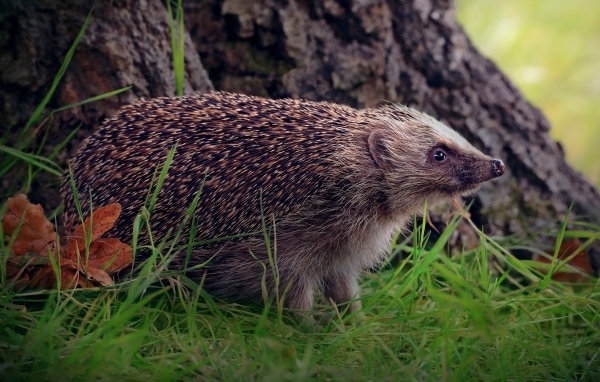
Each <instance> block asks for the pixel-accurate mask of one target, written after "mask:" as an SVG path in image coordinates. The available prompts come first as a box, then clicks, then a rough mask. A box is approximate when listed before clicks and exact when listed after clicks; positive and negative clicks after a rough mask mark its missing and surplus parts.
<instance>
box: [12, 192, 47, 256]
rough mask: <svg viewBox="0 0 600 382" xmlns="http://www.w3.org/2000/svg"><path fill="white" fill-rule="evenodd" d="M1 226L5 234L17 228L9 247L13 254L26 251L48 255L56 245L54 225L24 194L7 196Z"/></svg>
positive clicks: (41, 209)
mask: <svg viewBox="0 0 600 382" xmlns="http://www.w3.org/2000/svg"><path fill="white" fill-rule="evenodd" d="M19 224H20V227H19ZM2 228H3V230H4V234H5V235H7V236H12V235H13V233H14V232H15V230H17V229H18V232H17V238H16V239H15V241H14V243H13V246H12V249H11V253H12V255H13V256H19V255H24V254H26V253H28V252H34V253H39V254H42V255H48V253H49V251H53V250H54V248H55V246H56V233H55V232H54V226H53V225H52V223H50V222H49V221H48V219H47V218H46V216H45V215H44V209H43V208H42V206H40V205H39V204H35V205H34V204H31V203H30V202H29V200H28V199H27V196H25V195H24V194H19V195H17V196H15V197H14V198H8V201H7V202H6V213H5V215H4V216H3V218H2Z"/></svg>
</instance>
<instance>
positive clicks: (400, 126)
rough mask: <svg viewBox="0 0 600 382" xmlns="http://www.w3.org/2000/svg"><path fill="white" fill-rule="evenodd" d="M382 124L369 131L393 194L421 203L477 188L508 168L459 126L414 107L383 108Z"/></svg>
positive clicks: (374, 156) (375, 159) (376, 158)
mask: <svg viewBox="0 0 600 382" xmlns="http://www.w3.org/2000/svg"><path fill="white" fill-rule="evenodd" d="M384 110H385V111H384V113H383V115H384V117H383V118H382V119H381V120H382V122H383V123H382V124H381V126H379V127H375V128H374V129H373V130H372V131H370V133H369V137H368V147H369V152H370V154H371V158H372V160H373V163H374V164H375V166H376V167H378V168H379V169H381V170H382V171H383V174H384V177H385V183H386V184H387V185H388V187H389V193H390V194H391V195H390V196H392V198H393V199H398V198H406V197H407V196H409V198H412V199H413V200H410V201H406V202H409V203H411V202H412V204H415V203H416V204H421V203H422V202H423V201H424V200H425V199H429V200H432V199H433V200H435V199H439V198H442V197H454V196H460V195H466V194H470V193H472V192H474V191H475V190H476V189H477V188H478V187H479V186H480V185H481V183H483V182H485V181H488V180H490V179H493V178H497V177H499V176H501V175H502V174H503V173H504V163H503V162H502V161H501V160H500V159H493V158H490V157H489V156H487V155H484V154H482V153H481V152H480V151H479V150H477V149H476V148H475V147H473V146H472V145H471V144H470V143H469V142H467V141H466V140H465V139H464V138H463V137H462V136H460V135H459V134H458V133H457V132H456V131H454V130H452V129H451V128H449V127H447V126H445V125H444V124H442V123H441V122H439V121H437V120H435V119H434V118H432V117H430V116H428V115H426V114H423V113H420V112H418V111H416V110H413V109H410V108H406V107H401V106H394V107H391V108H385V109H384Z"/></svg>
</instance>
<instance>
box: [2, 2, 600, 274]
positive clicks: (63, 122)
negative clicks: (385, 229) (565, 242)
mask: <svg viewBox="0 0 600 382" xmlns="http://www.w3.org/2000/svg"><path fill="white" fill-rule="evenodd" d="M91 5H92V3H91V2H90V3H87V4H80V3H79V2H76V1H67V2H62V3H58V2H54V1H49V0H48V1H37V2H35V3H29V2H20V1H18V0H11V1H9V2H8V7H7V11H8V12H7V13H6V14H4V15H3V16H2V20H3V23H2V25H3V27H2V28H3V29H4V32H3V33H2V34H1V35H2V36H7V35H8V36H9V37H8V38H6V37H3V39H2V40H0V52H1V53H0V67H1V69H2V74H1V78H0V81H1V83H2V89H0V100H1V101H4V102H3V104H2V106H0V110H1V116H0V123H1V124H2V125H3V126H19V125H21V124H22V123H23V121H24V120H25V119H26V118H27V117H28V115H29V113H30V112H31V110H33V108H34V106H35V105H36V104H37V103H38V102H39V100H40V99H41V98H42V96H43V94H44V92H45V91H46V89H47V88H48V86H49V83H50V82H51V81H52V76H53V75H54V73H55V72H56V70H57V68H58V66H59V63H60V61H61V59H62V57H64V54H65V52H66V50H67V49H68V47H69V44H70V43H71V41H72V40H73V38H74V36H75V35H76V33H77V31H78V28H79V27H80V25H81V24H82V23H83V20H84V19H85V16H86V15H87V13H88V12H89V9H90V8H91ZM94 6H95V8H94V15H93V20H92V23H91V24H90V26H89V29H88V30H87V31H86V33H85V37H84V39H83V41H82V43H81V44H80V46H79V47H78V50H77V54H76V55H75V57H74V61H73V62H72V63H71V65H70V67H69V70H68V72H67V75H66V76H65V79H64V80H63V82H62V84H61V86H60V87H59V91H58V93H57V96H56V97H54V99H53V101H52V103H51V105H50V107H55V106H62V105H65V104H69V103H72V102H75V101H78V100H81V99H85V98H87V97H90V96H93V95H96V94H99V93H102V92H106V91H110V90H113V89H117V88H120V87H123V86H127V85H133V86H134V88H133V90H132V91H130V92H128V93H124V94H121V95H120V96H118V97H114V98H112V99H110V100H107V101H103V102H100V103H95V104H93V105H90V106H86V107H82V108H78V109H76V110H71V111H68V112H66V113H63V114H62V115H61V116H60V118H59V120H58V121H56V122H55V124H54V125H53V130H52V132H51V135H52V136H53V137H55V138H56V141H59V140H60V138H61V137H63V136H64V135H66V133H60V131H61V129H59V126H60V127H61V128H62V129H64V128H65V126H68V127H69V128H70V127H71V126H75V125H77V124H79V123H83V128H82V131H81V133H80V134H78V136H77V137H76V140H75V142H79V141H81V140H82V139H83V138H84V137H85V136H87V135H88V134H89V132H90V131H92V130H93V129H94V128H95V126H97V124H98V123H99V122H100V121H101V120H102V119H103V118H104V117H106V116H108V115H110V114H112V113H113V112H114V111H115V110H116V109H117V108H118V107H119V106H120V105H123V104H126V103H129V102H130V101H131V100H133V99H134V98H137V97H154V96H162V95H173V93H174V80H173V78H174V77H173V74H172V66H171V50H170V43H169V42H170V37H169V28H168V22H167V13H166V9H165V6H164V5H163V3H162V2H161V1H158V0H147V1H145V2H139V3H138V2H117V3H116V4H115V5H106V4H104V3H103V2H97V3H95V4H94ZM184 7H185V22H186V27H187V30H188V31H189V34H190V36H191V39H187V40H186V68H187V73H186V74H187V76H186V78H187V83H186V92H188V93H189V92H191V91H201V92H204V91H208V90H210V89H212V85H211V83H212V84H214V88H216V89H219V90H227V91H233V92H240V93H246V94H255V95H260V96H265V97H272V98H279V97H294V98H304V99H310V100H328V101H333V102H337V103H343V104H348V105H351V106H354V107H359V108H361V107H373V106H377V105H379V104H382V103H385V102H388V101H392V102H400V103H403V104H407V105H409V106H411V107H414V108H417V109H419V110H422V111H424V112H426V113H428V114H431V115H432V116H434V117H436V118H438V119H439V120H441V121H443V122H445V123H446V124H448V125H449V126H452V127H453V128H455V129H456V130H458V131H459V132H461V133H462V134H463V135H464V136H465V137H466V138H467V139H468V140H469V141H471V142H472V143H473V144H474V145H475V146H477V147H478V148H479V149H481V150H482V151H483V152H485V153H487V154H489V155H491V156H494V157H499V158H502V159H503V160H504V161H505V163H506V165H507V172H506V174H505V176H503V177H501V178H499V179H498V180H495V181H494V182H490V183H489V184H487V185H486V186H484V187H483V189H482V190H481V191H480V192H479V193H478V194H477V197H476V199H475V201H474V205H473V207H472V209H471V214H472V218H473V220H474V221H475V223H476V224H477V225H479V226H481V227H484V229H485V232H486V233H488V234H492V235H508V234H514V233H522V232H530V231H537V232H539V231H540V230H541V229H544V228H546V227H548V226H552V225H555V224H556V223H557V222H560V220H561V219H563V218H564V216H565V215H566V213H567V211H568V209H569V206H570V205H571V203H572V204H573V212H574V213H575V214H576V215H577V216H578V218H579V219H580V220H581V219H587V220H589V221H592V222H595V223H598V222H600V196H599V194H598V190H597V189H595V187H594V186H592V185H591V184H590V183H589V182H587V181H586V180H585V179H584V177H583V176H582V175H581V174H579V173H578V172H576V171H575V170H573V169H572V168H571V167H570V166H569V165H568V164H567V163H566V161H565V158H564V155H563V152H562V150H561V147H560V145H559V144H558V143H556V142H554V141H552V140H551V138H550V137H549V134H548V130H549V128H550V126H549V123H548V121H547V120H546V118H545V117H544V116H543V115H542V113H541V112H540V111H539V110H538V109H537V108H535V107H534V106H532V105H531V104H529V103H528V102H527V101H526V100H525V98H524V97H523V95H522V94H521V93H520V92H519V91H518V89H516V87H515V86H514V85H513V84H512V83H511V82H510V80H509V79H508V78H507V77H506V76H505V75H503V74H502V73H501V71H500V70H499V69H498V68H497V67H496V65H494V64H493V63H492V62H491V61H490V60H488V59H486V58H484V57H483V56H481V54H479V53H478V52H477V50H476V49H475V48H474V46H473V45H472V44H471V42H470V41H469V39H468V37H467V36H466V35H465V33H464V31H463V29H462V28H461V27H460V25H459V24H458V23H457V21H456V17H455V7H454V4H453V2H452V1H451V0H436V1H434V0H414V1H391V0H370V1H369V0H367V1H362V0H354V1H352V0H337V1H336V0H326V1H316V0H289V1H275V0H268V1H261V2H252V1H247V0H205V1H200V2H192V1H184ZM7 21H8V22H7ZM192 41H193V43H192ZM196 53H198V54H196ZM203 66H204V68H206V71H207V72H208V76H207V74H206V72H205V71H204V69H203ZM7 68H8V70H7ZM209 78H210V80H209ZM17 110H18V111H19V113H16V111H17ZM61 134H62V135H61ZM75 142H74V143H73V144H72V145H71V146H70V147H69V148H68V149H67V150H66V151H65V155H63V156H62V157H60V158H59V159H60V161H61V163H64V159H65V158H66V157H68V156H71V154H72V152H73V151H74V148H75V147H76V146H77V144H76V143H75ZM3 183H4V181H3ZM44 192H48V191H44ZM446 210H447V209H445V208H444V207H437V208H434V212H436V214H434V221H439V220H441V219H442V218H440V217H439V216H441V215H443V211H446ZM436 216H437V218H436ZM462 236H465V237H462V238H461V241H462V242H469V241H471V240H473V239H476V238H475V237H468V234H466V233H465V234H464V235H462ZM593 253H594V252H593ZM592 257H593V258H594V261H598V262H599V263H600V256H598V255H597V253H596V254H595V255H593V256H592ZM599 265H600V264H599ZM597 266H598V265H597Z"/></svg>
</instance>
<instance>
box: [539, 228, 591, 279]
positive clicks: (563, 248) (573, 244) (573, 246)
mask: <svg viewBox="0 0 600 382" xmlns="http://www.w3.org/2000/svg"><path fill="white" fill-rule="evenodd" d="M581 245H582V244H581V241H580V240H579V239H567V240H564V241H563V242H562V243H561V245H560V248H559V250H558V255H557V259H558V260H565V259H567V258H568V257H571V256H572V255H573V253H574V252H575V251H576V250H577V249H578V248H579V247H581ZM548 255H549V257H546V256H542V255H538V254H535V255H534V256H533V260H535V261H538V262H540V263H545V264H551V263H552V256H553V253H550V252H549V253H548ZM589 259H590V258H589V255H588V254H587V252H586V251H581V252H579V253H578V254H576V255H575V256H573V258H571V259H570V260H569V261H568V262H567V264H569V265H571V266H572V267H574V268H577V269H578V270H580V271H582V272H583V273H585V274H588V275H593V274H594V270H593V268H592V264H591V263H590V260H589ZM564 268H566V267H564V266H563V269H564ZM552 279H553V280H556V281H561V282H586V281H588V280H589V279H590V278H589V277H586V276H585V275H584V274H581V273H578V272H564V271H557V272H554V273H553V274H552Z"/></svg>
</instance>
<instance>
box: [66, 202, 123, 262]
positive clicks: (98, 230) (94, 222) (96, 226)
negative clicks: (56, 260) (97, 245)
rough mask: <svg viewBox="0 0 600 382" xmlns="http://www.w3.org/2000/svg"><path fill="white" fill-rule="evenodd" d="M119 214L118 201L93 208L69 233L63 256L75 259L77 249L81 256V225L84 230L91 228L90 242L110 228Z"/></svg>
mask: <svg viewBox="0 0 600 382" xmlns="http://www.w3.org/2000/svg"><path fill="white" fill-rule="evenodd" d="M120 214H121V205H120V204H119V203H113V204H109V205H107V206H104V207H98V208H97V209H96V210H94V211H93V212H92V215H91V216H89V217H88V218H87V219H85V221H84V222H83V224H80V225H78V226H77V227H75V229H74V230H73V232H72V233H71V235H69V241H68V242H67V245H66V246H65V254H64V255H65V257H67V258H69V259H71V260H76V259H77V253H78V251H79V256H80V257H82V256H83V252H84V248H85V235H84V229H83V227H86V231H87V230H90V229H91V232H90V233H89V234H90V239H91V242H93V241H94V240H96V239H98V238H99V237H100V236H102V235H103V234H104V233H105V232H106V231H108V230H109V229H111V228H112V226H113V225H114V224H115V221H117V219H118V218H119V215H120Z"/></svg>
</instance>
